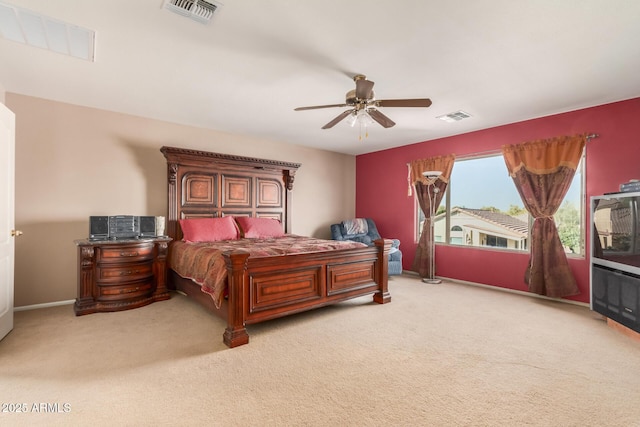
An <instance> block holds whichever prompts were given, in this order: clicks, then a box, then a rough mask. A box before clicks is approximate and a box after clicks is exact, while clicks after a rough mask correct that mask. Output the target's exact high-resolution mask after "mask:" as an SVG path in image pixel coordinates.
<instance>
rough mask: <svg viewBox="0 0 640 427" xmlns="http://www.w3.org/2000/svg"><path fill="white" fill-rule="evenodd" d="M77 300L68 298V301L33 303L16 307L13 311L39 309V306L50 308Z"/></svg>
mask: <svg viewBox="0 0 640 427" xmlns="http://www.w3.org/2000/svg"><path fill="white" fill-rule="evenodd" d="M74 302H76V300H73V299H72V300H68V301H56V302H45V303H43V304H32V305H23V306H22V307H14V308H13V311H27V310H37V309H39V308H48V307H57V306H59V305H69V304H73V303H74Z"/></svg>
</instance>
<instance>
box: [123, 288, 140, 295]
mask: <svg viewBox="0 0 640 427" xmlns="http://www.w3.org/2000/svg"><path fill="white" fill-rule="evenodd" d="M139 289H140V288H138V287H137V288H135V289H122V290H121V291H120V293H121V294H130V293H131V292H135V291H137V290H139Z"/></svg>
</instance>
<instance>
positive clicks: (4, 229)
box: [0, 104, 19, 339]
mask: <svg viewBox="0 0 640 427" xmlns="http://www.w3.org/2000/svg"><path fill="white" fill-rule="evenodd" d="M15 123H16V120H15V115H14V114H13V113H12V112H11V110H9V109H8V108H7V107H6V106H5V105H4V104H0V339H2V338H4V337H5V335H7V334H8V333H9V332H10V331H11V330H12V329H13V256H14V249H15V248H14V238H15V235H17V234H19V232H16V231H15V230H14V228H13V227H14V214H15V209H14V180H15V175H14V174H15Z"/></svg>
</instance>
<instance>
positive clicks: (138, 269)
mask: <svg viewBox="0 0 640 427" xmlns="http://www.w3.org/2000/svg"><path fill="white" fill-rule="evenodd" d="M97 273H98V274H97V276H98V281H101V282H103V281H107V282H108V281H117V282H127V281H131V280H139V279H144V278H147V277H151V276H152V275H153V263H151V262H142V263H135V264H127V265H118V266H111V267H98V269H97Z"/></svg>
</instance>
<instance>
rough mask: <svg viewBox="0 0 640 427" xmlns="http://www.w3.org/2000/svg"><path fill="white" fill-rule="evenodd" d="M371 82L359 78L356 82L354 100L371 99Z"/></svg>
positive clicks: (372, 83)
mask: <svg viewBox="0 0 640 427" xmlns="http://www.w3.org/2000/svg"><path fill="white" fill-rule="evenodd" d="M374 84H375V83H374V82H372V81H371V80H367V79H365V78H361V79H358V80H356V98H359V99H371V98H373V85H374Z"/></svg>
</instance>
